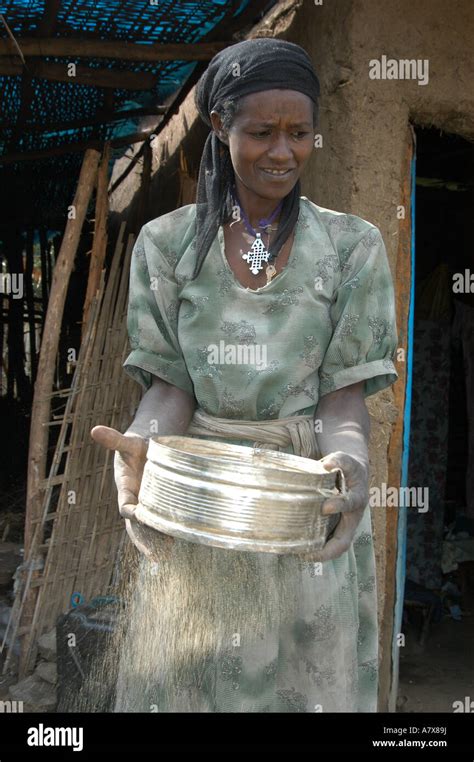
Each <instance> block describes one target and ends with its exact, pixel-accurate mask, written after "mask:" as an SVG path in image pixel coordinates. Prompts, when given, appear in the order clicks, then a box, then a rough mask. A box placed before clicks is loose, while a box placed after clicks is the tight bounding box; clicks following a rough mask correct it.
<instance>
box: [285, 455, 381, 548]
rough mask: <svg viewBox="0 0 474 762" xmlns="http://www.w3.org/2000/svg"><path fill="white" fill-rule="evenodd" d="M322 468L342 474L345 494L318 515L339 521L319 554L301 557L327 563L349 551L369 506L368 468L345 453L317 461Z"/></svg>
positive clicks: (324, 507)
mask: <svg viewBox="0 0 474 762" xmlns="http://www.w3.org/2000/svg"><path fill="white" fill-rule="evenodd" d="M321 463H322V464H323V466H324V468H326V469H327V470H328V471H331V470H332V469H333V468H340V469H341V471H342V473H343V474H344V478H345V482H346V488H347V493H346V495H345V496H344V497H331V498H329V499H328V500H326V501H325V502H324V505H323V508H322V510H321V514H322V515H323V516H327V515H329V514H331V513H340V514H341V518H340V520H339V523H338V525H337V527H336V529H335V530H334V534H333V535H332V537H331V539H330V540H328V541H327V543H326V545H325V546H324V548H322V550H318V551H315V552H311V553H305V554H301V556H300V558H302V559H304V560H305V561H331V560H332V559H334V558H339V556H341V555H342V554H343V553H345V552H346V551H347V550H349V548H350V546H351V544H352V541H353V539H354V535H355V533H356V529H357V527H358V525H359V523H360V520H361V519H362V516H363V513H364V511H365V509H366V507H367V503H368V502H369V475H368V467H367V468H364V466H363V465H362V463H361V462H360V461H358V460H357V459H356V458H354V457H352V455H349V454H348V453H345V452H332V453H330V454H329V455H326V456H325V457H324V458H321Z"/></svg>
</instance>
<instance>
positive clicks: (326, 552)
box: [301, 508, 365, 562]
mask: <svg viewBox="0 0 474 762" xmlns="http://www.w3.org/2000/svg"><path fill="white" fill-rule="evenodd" d="M364 510H365V508H363V509H361V510H358V511H355V512H353V513H346V514H344V515H343V516H341V520H340V521H339V523H338V525H337V526H336V528H335V530H334V534H333V536H332V537H331V539H329V540H328V541H327V542H326V544H325V546H324V548H322V549H321V550H317V551H314V552H312V553H306V554H305V555H302V556H301V557H302V558H303V559H304V560H305V561H313V562H318V561H320V562H324V561H332V560H333V559H335V558H339V556H342V554H343V553H345V552H346V551H347V550H349V548H350V546H351V544H352V541H353V540H354V535H355V533H356V530H357V527H358V525H359V523H360V520H361V518H362V516H363V514H364Z"/></svg>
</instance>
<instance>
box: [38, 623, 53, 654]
mask: <svg viewBox="0 0 474 762" xmlns="http://www.w3.org/2000/svg"><path fill="white" fill-rule="evenodd" d="M38 650H39V653H40V656H42V657H43V659H46V661H56V628H54V629H53V630H50V631H49V632H45V633H44V635H41V637H40V638H38Z"/></svg>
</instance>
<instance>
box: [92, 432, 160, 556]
mask: <svg viewBox="0 0 474 762" xmlns="http://www.w3.org/2000/svg"><path fill="white" fill-rule="evenodd" d="M91 436H92V439H94V441H95V442H98V443H99V444H101V445H102V446H103V447H106V448H107V449H108V450H114V451H115V456H114V477H115V484H116V486H117V493H118V506H119V511H120V515H121V516H123V517H124V518H125V528H126V530H127V533H128V535H129V537H130V539H131V540H132V542H133V543H134V545H135V546H136V547H137V548H138V550H140V552H141V553H143V554H144V555H145V556H147V557H148V558H149V559H150V560H153V561H156V560H157V559H156V558H155V556H153V555H152V554H151V552H150V549H149V547H148V546H147V545H146V544H145V543H144V541H143V538H144V537H145V535H146V533H147V532H153V533H154V535H156V539H158V535H159V536H160V539H162V540H163V546H165V545H167V544H168V545H169V544H170V543H172V542H173V538H172V537H170V536H169V535H165V534H162V533H159V532H157V531H156V530H151V529H146V528H144V527H143V526H142V525H141V524H139V523H138V522H136V521H131V520H130V519H131V518H132V517H133V507H134V506H136V505H137V504H138V493H139V491H140V484H141V481H142V476H143V469H144V468H145V463H146V453H147V449H148V443H147V440H146V439H144V438H143V437H141V436H139V435H138V434H121V433H120V431H117V430H116V429H112V428H110V427H109V426H94V428H93V429H92V431H91ZM154 545H155V546H156V542H155V543H154Z"/></svg>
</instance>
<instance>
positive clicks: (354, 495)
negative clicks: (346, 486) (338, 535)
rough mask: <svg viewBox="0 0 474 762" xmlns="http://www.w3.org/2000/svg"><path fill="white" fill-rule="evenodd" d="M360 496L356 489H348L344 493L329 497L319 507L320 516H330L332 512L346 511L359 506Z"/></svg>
mask: <svg viewBox="0 0 474 762" xmlns="http://www.w3.org/2000/svg"><path fill="white" fill-rule="evenodd" d="M360 502H361V496H360V494H359V492H357V491H356V490H349V491H348V492H347V494H346V495H341V496H340V497H336V496H334V497H330V498H328V499H327V500H325V501H324V503H323V506H322V508H321V516H330V515H332V514H334V513H348V512H350V511H355V510H357V509H358V508H360V507H361V506H360Z"/></svg>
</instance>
